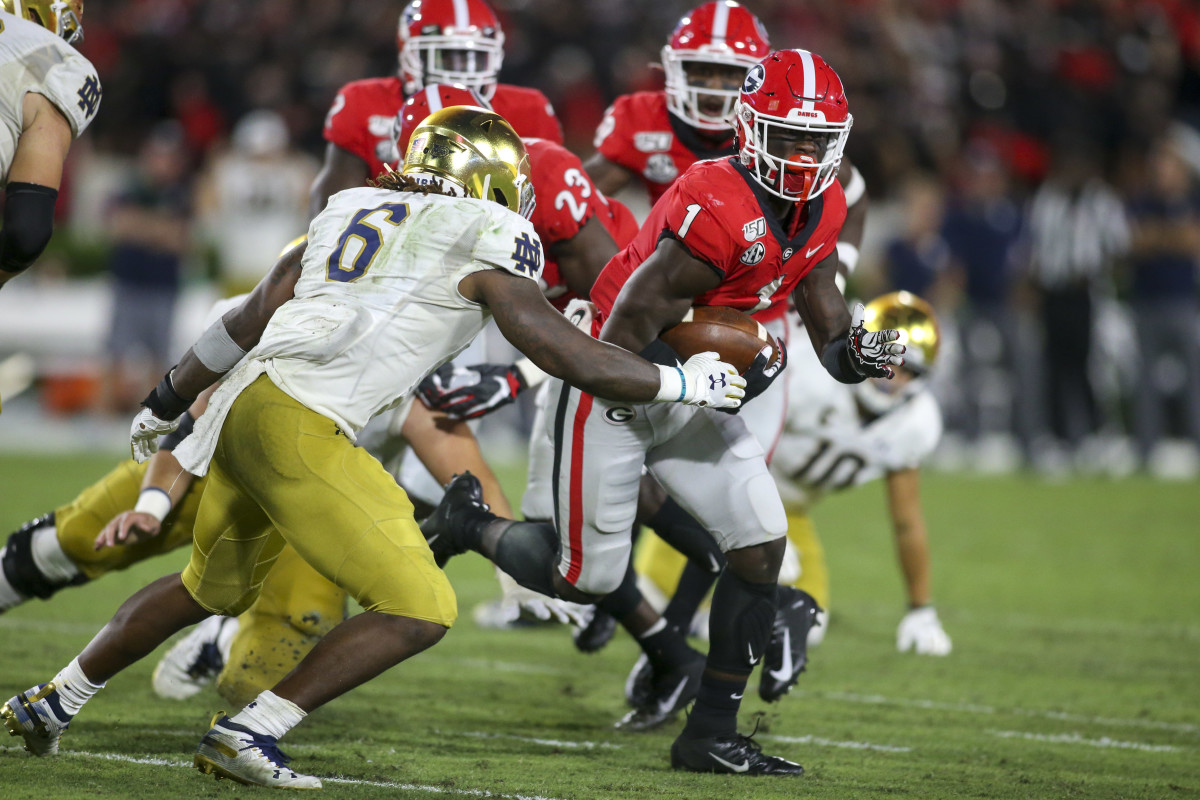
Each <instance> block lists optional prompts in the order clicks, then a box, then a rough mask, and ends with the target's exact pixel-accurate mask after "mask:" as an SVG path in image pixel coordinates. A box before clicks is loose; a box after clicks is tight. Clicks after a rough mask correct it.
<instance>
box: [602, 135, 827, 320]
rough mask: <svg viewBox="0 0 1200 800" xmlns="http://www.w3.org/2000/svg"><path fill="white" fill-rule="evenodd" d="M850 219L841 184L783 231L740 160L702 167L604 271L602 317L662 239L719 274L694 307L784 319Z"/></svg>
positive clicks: (654, 211)
mask: <svg viewBox="0 0 1200 800" xmlns="http://www.w3.org/2000/svg"><path fill="white" fill-rule="evenodd" d="M845 220H846V196H845V194H843V192H842V188H841V186H840V185H838V184H836V183H835V184H834V185H832V186H830V187H829V189H828V190H826V191H825V192H824V193H822V194H820V195H818V196H817V197H816V198H814V199H813V200H810V201H809V202H808V203H807V204H805V207H804V208H803V209H801V210H800V211H799V212H798V213H797V214H795V218H794V219H793V221H792V226H791V229H790V230H784V227H783V223H781V222H780V221H779V220H778V218H777V217H776V216H775V214H774V213H773V211H772V204H771V197H770V195H768V194H767V193H766V192H765V191H764V190H763V189H762V188H761V187H760V186H759V185H758V183H757V182H756V181H755V180H754V179H753V177H751V175H750V173H749V172H748V171H747V170H746V168H745V167H743V166H742V165H741V164H740V163H738V162H737V160H736V159H733V158H723V159H717V160H713V161H701V162H699V163H697V164H695V165H693V166H692V167H691V168H690V169H689V170H688V171H687V172H686V173H684V175H683V176H682V177H681V178H680V179H679V180H678V181H676V182H675V184H674V185H673V186H672V187H671V188H670V189H668V190H667V193H666V194H664V195H663V197H662V199H661V200H660V201H659V202H658V203H657V204H655V206H654V208H653V209H651V211H650V216H649V217H648V218H647V219H646V222H645V224H643V225H642V229H641V230H640V231H639V232H638V235H637V236H636V237H635V238H634V240H633V243H632V244H630V246H629V247H627V248H625V249H624V250H622V251H621V252H620V253H618V254H617V255H616V256H615V257H614V258H613V259H612V261H610V262H609V263H608V265H607V266H605V268H604V270H603V271H602V272H601V273H600V277H599V278H597V280H596V285H595V286H594V287H593V289H592V301H593V302H594V303H595V304H596V307H597V309H599V311H600V314H601V315H602V316H607V315H608V313H609V312H610V311H611V310H612V305H613V302H614V301H615V300H616V297H617V294H618V293H619V292H620V291H621V287H622V286H623V285H624V284H625V281H626V280H628V278H629V276H630V275H632V274H633V271H634V270H635V269H637V268H638V267H639V266H640V265H641V264H642V263H643V262H644V261H645V260H646V259H648V258H649V257H650V255H651V253H653V252H654V250H655V248H657V246H658V243H659V241H660V240H661V239H663V238H671V239H674V240H676V241H677V242H678V243H679V244H680V245H681V246H683V247H684V248H686V249H687V251H688V252H689V253H690V254H691V255H692V256H693V257H694V258H696V259H699V260H700V261H703V262H704V263H706V264H707V265H708V266H709V267H711V268H712V270H713V271H714V272H716V273H717V274H718V275H720V276H721V284H720V285H719V286H717V287H716V288H715V289H712V290H710V291H708V292H705V293H704V294H702V295H700V296H698V297H697V298H696V302H695V305H712V306H729V307H731V308H736V309H738V310H739V311H744V312H747V313H749V314H753V315H754V316H755V317H756V318H757V319H759V320H760V321H764V322H765V321H769V320H773V319H778V318H779V317H781V316H783V314H784V312H785V311H786V309H787V304H786V300H787V298H788V295H790V294H791V292H792V290H793V289H794V288H795V286H796V284H797V283H798V282H799V281H800V279H801V278H803V277H804V276H805V275H807V274H808V273H809V271H810V270H811V269H812V268H813V267H814V266H816V265H817V264H818V263H820V262H821V261H822V260H823V259H825V258H826V257H828V256H829V255H830V254H831V253H833V252H834V250H835V247H836V245H837V237H838V233H839V232H840V231H841V229H842V224H843V223H844V222H845Z"/></svg>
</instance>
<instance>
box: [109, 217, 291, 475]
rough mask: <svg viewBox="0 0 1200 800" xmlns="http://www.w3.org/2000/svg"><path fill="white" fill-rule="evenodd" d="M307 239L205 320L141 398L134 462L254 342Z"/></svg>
mask: <svg viewBox="0 0 1200 800" xmlns="http://www.w3.org/2000/svg"><path fill="white" fill-rule="evenodd" d="M307 244H308V242H307V240H306V239H301V240H300V241H299V242H297V243H296V244H295V245H293V246H292V247H290V248H288V250H287V251H285V252H284V254H283V255H282V256H280V257H279V260H278V261H277V262H276V263H275V266H274V267H273V268H272V269H271V271H270V272H269V273H268V274H267V276H266V277H265V278H263V279H262V280H261V281H259V283H258V286H256V287H254V291H252V292H251V293H250V296H249V297H247V298H246V299H245V301H243V302H242V304H241V305H240V306H238V307H237V308H235V309H233V310H232V311H230V312H228V313H227V314H225V316H224V317H222V318H221V319H219V320H217V321H216V322H214V323H213V324H212V325H211V326H209V328H208V330H206V331H205V332H204V333H203V334H201V336H200V338H199V339H197V340H196V343H195V344H193V345H192V346H191V347H190V348H188V351H187V352H186V353H184V355H183V358H181V359H180V360H179V364H178V365H176V366H175V367H174V368H173V369H171V370H170V371H169V372H167V374H166V375H164V376H163V379H162V380H161V381H159V382H158V386H156V387H154V390H153V391H151V392H150V394H149V395H147V396H146V399H145V400H143V401H142V406H143V408H142V410H141V411H140V412H139V413H138V415H137V416H136V417H134V419H133V427H132V429H131V430H130V449H131V451H132V453H133V457H134V459H135V460H136V461H137V462H138V463H142V462H144V461H145V460H146V459H147V458H149V457H150V455H151V454H152V453H154V452H155V451H156V450H157V449H158V437H159V436H160V435H162V434H165V433H170V432H171V431H173V430H175V428H176V427H177V426H178V425H179V421H178V420H179V417H180V415H182V414H183V412H184V411H186V410H187V409H188V406H190V405H191V404H192V402H193V401H194V400H195V399H196V397H197V396H198V395H199V394H200V393H201V392H203V391H204V390H205V389H207V388H209V387H210V386H212V385H213V384H214V383H216V382H217V381H218V380H220V379H221V376H222V375H224V374H225V373H226V372H228V371H229V370H231V369H233V367H234V365H235V364H237V362H238V361H240V360H241V358H242V357H243V356H244V355H246V352H247V351H249V350H250V348H252V347H254V345H256V344H258V340H259V339H260V338H261V337H262V333H263V331H264V330H266V327H267V323H268V322H270V321H271V316H272V315H273V314H274V313H275V310H276V309H277V308H279V307H280V306H281V305H283V304H284V303H286V302H287V301H288V300H289V299H291V298H292V297H293V296H294V295H295V291H296V281H297V280H299V278H300V270H301V260H302V259H303V257H304V251H305V248H306V247H307Z"/></svg>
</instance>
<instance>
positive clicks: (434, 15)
mask: <svg viewBox="0 0 1200 800" xmlns="http://www.w3.org/2000/svg"><path fill="white" fill-rule="evenodd" d="M396 43H397V46H398V47H399V48H400V77H401V78H403V79H404V93H405V94H407V95H411V94H413V93H414V92H416V91H417V90H419V89H420V88H421V87H422V86H425V85H426V84H430V83H458V84H462V85H463V86H469V87H471V88H472V89H478V90H479V91H480V92H482V93H483V94H484V96H486V97H491V96H492V93H493V92H495V91H496V80H497V78H498V77H499V75H500V64H501V63H502V62H503V61H504V31H502V30H500V20H499V19H497V18H496V14H495V12H494V11H492V9H491V7H490V6H489V5H488V4H487V3H485V2H483V0H412V2H411V3H409V4H408V5H407V6H405V8H404V11H403V12H401V14H400V25H399V29H398V30H397V32H396Z"/></svg>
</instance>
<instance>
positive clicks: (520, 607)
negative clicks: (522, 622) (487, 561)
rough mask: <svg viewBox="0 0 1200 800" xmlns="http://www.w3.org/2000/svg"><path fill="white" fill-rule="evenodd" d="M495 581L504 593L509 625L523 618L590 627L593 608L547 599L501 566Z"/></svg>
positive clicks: (502, 604)
mask: <svg viewBox="0 0 1200 800" xmlns="http://www.w3.org/2000/svg"><path fill="white" fill-rule="evenodd" d="M496 580H498V581H499V582H500V589H501V590H502V591H503V593H504V597H503V598H502V600H501V606H502V607H503V609H504V612H505V615H506V616H507V617H508V620H509V621H510V622H513V621H516V620H517V619H518V618H520V617H525V618H526V619H528V618H530V617H532V618H534V619H536V620H540V621H542V622H550V621H551V620H553V621H554V622H557V623H559V624H561V625H576V626H579V627H582V626H583V625H585V624H587V617H586V615H587V613H588V610H589V609H590V608H591V606H583V605H579V604H578V603H572V602H569V601H567V600H559V599H557V598H554V597H547V596H546V595H544V594H539V593H538V592H535V591H533V590H532V589H526V588H525V587H524V586H522V585H521V584H519V583H517V582H516V581H514V580H513V579H512V578H510V577H509V576H508V575H507V574H505V573H504V572H503V571H502V570H501V569H500V568H499V567H497V568H496Z"/></svg>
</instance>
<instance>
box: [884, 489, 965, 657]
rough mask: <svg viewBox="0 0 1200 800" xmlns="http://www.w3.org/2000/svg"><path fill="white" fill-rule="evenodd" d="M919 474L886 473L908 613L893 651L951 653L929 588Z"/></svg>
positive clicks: (925, 535) (926, 536)
mask: <svg viewBox="0 0 1200 800" xmlns="http://www.w3.org/2000/svg"><path fill="white" fill-rule="evenodd" d="M920 478H921V473H920V470H919V469H917V468H915V467H914V468H910V469H902V470H897V471H895V472H889V473H888V475H887V481H886V482H887V492H888V511H889V512H890V514H891V517H892V529H893V530H894V531H895V534H896V555H897V557H898V558H899V560H900V571H901V572H902V573H903V574H904V586H905V589H906V590H907V592H908V608H909V610H908V613H906V614H905V615H904V617H903V618H902V619H901V620H900V625H899V626H898V627H897V628H896V649H898V650H899V651H900V652H902V653H904V652H907V651H909V650H912V651H913V652H915V653H918V654H920V655H930V656H945V655H949V654H950V650H951V642H950V637H949V636H948V635H947V634H946V631H945V630H944V629H943V628H942V621H941V619H939V618H938V613H937V609H936V608H934V606H933V595H932V592H931V589H930V567H929V562H930V558H929V533H928V530H927V529H926V527H925V514H924V513H923V511H922V509H921V493H920Z"/></svg>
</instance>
